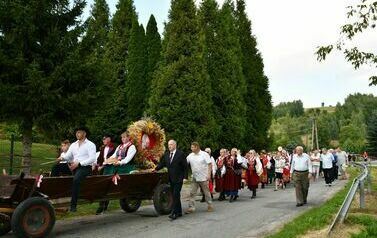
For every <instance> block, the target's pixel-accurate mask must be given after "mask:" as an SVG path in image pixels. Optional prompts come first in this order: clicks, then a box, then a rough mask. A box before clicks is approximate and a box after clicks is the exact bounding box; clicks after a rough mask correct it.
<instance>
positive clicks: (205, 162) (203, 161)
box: [185, 142, 213, 214]
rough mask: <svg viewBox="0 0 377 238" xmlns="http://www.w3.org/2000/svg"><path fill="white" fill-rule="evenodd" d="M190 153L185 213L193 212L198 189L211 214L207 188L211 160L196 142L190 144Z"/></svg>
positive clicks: (209, 195) (188, 157) (210, 172)
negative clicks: (187, 202)
mask: <svg viewBox="0 0 377 238" xmlns="http://www.w3.org/2000/svg"><path fill="white" fill-rule="evenodd" d="M191 151H192V153H191V154H189V156H187V164H189V165H190V167H191V171H192V183H191V192H190V201H189V208H188V209H187V210H186V211H185V213H186V214H189V213H192V212H194V211H195V196H196V193H197V191H198V188H199V187H200V188H201V189H202V191H203V193H204V196H205V199H206V202H207V204H208V209H207V211H209V212H212V211H213V207H212V199H211V194H210V192H209V187H208V183H209V180H210V179H211V174H212V164H211V158H210V157H209V155H208V154H207V153H206V152H204V151H202V150H200V145H199V143H198V142H192V143H191Z"/></svg>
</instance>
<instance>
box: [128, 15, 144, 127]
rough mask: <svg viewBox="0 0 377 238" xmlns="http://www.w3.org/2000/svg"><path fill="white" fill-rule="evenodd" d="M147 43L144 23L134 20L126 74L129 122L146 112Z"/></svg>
mask: <svg viewBox="0 0 377 238" xmlns="http://www.w3.org/2000/svg"><path fill="white" fill-rule="evenodd" d="M146 53H147V51H146V44H145V32H144V27H143V25H139V23H138V22H137V21H134V24H133V26H132V30H131V36H130V40H129V48H128V58H127V65H126V68H127V74H126V85H125V86H126V87H125V90H126V98H127V103H128V106H127V112H126V115H124V116H125V118H126V120H127V123H129V122H131V121H136V120H139V119H140V118H141V117H142V116H143V113H144V109H145V97H146V92H147V90H146V89H147V78H146V65H147V57H146Z"/></svg>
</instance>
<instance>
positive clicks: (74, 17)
mask: <svg viewBox="0 0 377 238" xmlns="http://www.w3.org/2000/svg"><path fill="white" fill-rule="evenodd" d="M84 7H85V1H80V0H77V1H74V3H73V4H70V2H69V1H46V0H40V1H35V0H34V1H21V0H13V1H3V2H2V4H0V32H1V33H0V69H1V70H0V101H1V103H2V105H1V107H0V120H1V121H6V122H13V123H16V124H18V125H19V126H20V128H21V132H22V135H23V161H22V166H23V171H24V172H25V173H27V174H29V173H30V166H31V162H32V160H31V147H32V129H33V127H34V128H35V127H37V128H38V129H39V130H40V131H41V132H42V133H45V134H50V135H51V134H60V133H61V132H62V128H64V129H65V130H69V128H73V127H74V126H76V125H77V124H79V123H82V122H85V121H86V119H87V118H88V117H90V116H91V115H92V112H93V111H94V108H96V107H97V106H98V100H97V96H96V95H97V93H98V92H97V89H98V88H101V87H99V83H100V82H99V81H98V80H97V77H96V76H95V73H96V67H94V66H95V64H86V63H84V62H83V60H82V57H81V55H80V51H79V37H80V36H81V35H82V33H83V27H82V24H81V23H80V21H79V18H80V16H81V14H82V11H83V9H84ZM10 9H12V10H10ZM66 133H67V131H66ZM66 133H65V134H66ZM62 134H63V133H62Z"/></svg>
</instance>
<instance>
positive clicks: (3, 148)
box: [0, 140, 58, 174]
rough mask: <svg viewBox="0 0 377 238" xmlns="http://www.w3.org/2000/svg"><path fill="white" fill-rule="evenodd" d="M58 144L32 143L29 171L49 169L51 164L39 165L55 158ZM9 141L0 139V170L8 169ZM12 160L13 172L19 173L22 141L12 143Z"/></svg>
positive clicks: (35, 171)
mask: <svg viewBox="0 0 377 238" xmlns="http://www.w3.org/2000/svg"><path fill="white" fill-rule="evenodd" d="M57 151H58V146H57V145H48V144H39V143H33V146H32V152H31V155H32V159H31V166H32V168H31V171H32V173H34V174H36V173H38V172H39V171H40V170H42V171H50V170H51V167H52V165H53V164H47V165H41V164H42V163H45V162H48V161H52V160H55V159H56V158H57V156H58V153H57ZM9 154H10V141H9V140H0V172H1V171H2V170H3V169H6V170H7V171H9V164H10V161H9V157H10V155H9ZM14 154H15V156H14V161H13V174H19V173H20V170H21V161H22V159H21V158H22V143H21V142H17V141H16V142H15V143H14Z"/></svg>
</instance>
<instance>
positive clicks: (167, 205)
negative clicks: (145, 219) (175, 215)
mask: <svg viewBox="0 0 377 238" xmlns="http://www.w3.org/2000/svg"><path fill="white" fill-rule="evenodd" d="M153 205H154V209H155V210H156V212H157V213H158V214H162V215H167V214H169V213H171V210H172V207H173V193H172V191H171V189H170V186H169V185H167V184H160V185H158V186H157V187H156V189H155V190H154V195H153Z"/></svg>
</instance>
